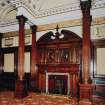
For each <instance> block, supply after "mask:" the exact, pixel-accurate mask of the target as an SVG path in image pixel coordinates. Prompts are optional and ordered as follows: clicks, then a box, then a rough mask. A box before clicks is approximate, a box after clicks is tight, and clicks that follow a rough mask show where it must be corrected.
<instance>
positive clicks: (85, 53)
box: [80, 0, 92, 105]
mask: <svg viewBox="0 0 105 105" xmlns="http://www.w3.org/2000/svg"><path fill="white" fill-rule="evenodd" d="M90 8H91V1H90V0H86V1H81V10H82V14H83V24H82V25H83V43H82V62H83V63H82V66H83V67H82V69H83V70H82V80H83V81H82V82H83V83H82V84H80V105H91V104H92V103H91V99H92V84H91V83H89V82H90V76H89V71H90V48H91V47H90V26H91V16H90Z"/></svg>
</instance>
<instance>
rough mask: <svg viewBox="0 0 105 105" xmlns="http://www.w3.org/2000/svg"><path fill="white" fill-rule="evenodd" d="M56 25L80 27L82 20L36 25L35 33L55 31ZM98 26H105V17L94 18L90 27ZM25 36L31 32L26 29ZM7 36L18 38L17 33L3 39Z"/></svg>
mask: <svg viewBox="0 0 105 105" xmlns="http://www.w3.org/2000/svg"><path fill="white" fill-rule="evenodd" d="M57 24H58V25H59V28H67V27H75V26H81V25H82V19H75V20H68V21H63V22H58V23H52V24H46V25H38V26H37V32H40V31H46V30H53V29H55V27H56V25H57ZM100 24H105V17H101V18H95V19H94V20H92V26H95V25H100ZM25 34H26V35H29V34H31V30H30V29H27V30H26V31H25ZM8 36H18V31H14V32H7V33H4V34H3V37H8Z"/></svg>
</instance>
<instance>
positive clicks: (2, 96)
mask: <svg viewBox="0 0 105 105" xmlns="http://www.w3.org/2000/svg"><path fill="white" fill-rule="evenodd" d="M0 105H78V101H77V99H75V98H70V97H68V96H64V95H55V94H43V93H42V94H40V93H33V92H30V93H29V95H28V96H27V97H25V98H23V99H17V98H15V97H14V93H13V92H12V91H3V92H0ZM93 105H105V101H102V100H100V99H98V98H96V99H95V100H94V101H93Z"/></svg>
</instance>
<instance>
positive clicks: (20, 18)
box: [16, 15, 28, 25]
mask: <svg viewBox="0 0 105 105" xmlns="http://www.w3.org/2000/svg"><path fill="white" fill-rule="evenodd" d="M16 19H18V21H19V24H23V25H24V24H25V22H26V21H27V20H28V19H27V18H26V17H25V16H23V15H19V16H16Z"/></svg>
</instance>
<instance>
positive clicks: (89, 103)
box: [79, 99, 93, 105]
mask: <svg viewBox="0 0 105 105" xmlns="http://www.w3.org/2000/svg"><path fill="white" fill-rule="evenodd" d="M79 105H93V104H92V101H90V100H85V99H83V100H80V101H79Z"/></svg>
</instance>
